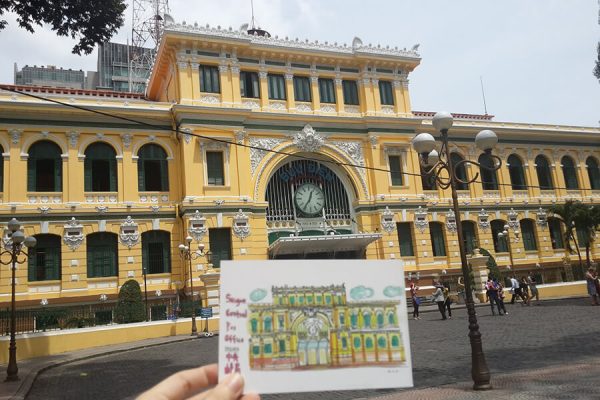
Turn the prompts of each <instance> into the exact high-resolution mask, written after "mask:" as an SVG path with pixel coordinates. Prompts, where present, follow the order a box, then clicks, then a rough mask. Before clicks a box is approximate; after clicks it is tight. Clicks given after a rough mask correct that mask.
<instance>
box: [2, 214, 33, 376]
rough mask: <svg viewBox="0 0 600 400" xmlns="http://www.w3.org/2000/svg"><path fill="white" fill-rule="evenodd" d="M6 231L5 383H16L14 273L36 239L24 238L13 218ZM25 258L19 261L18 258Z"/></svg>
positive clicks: (17, 369) (25, 259) (22, 262)
mask: <svg viewBox="0 0 600 400" xmlns="http://www.w3.org/2000/svg"><path fill="white" fill-rule="evenodd" d="M8 229H9V230H10V232H11V244H10V248H9V249H8V250H4V251H2V253H0V257H1V256H4V255H8V256H10V260H9V261H6V262H4V261H2V260H1V259H0V262H1V263H2V264H3V265H10V266H11V271H12V273H11V298H10V306H11V308H10V345H9V347H8V368H7V369H6V380H7V381H18V380H19V368H18V367H17V342H16V340H15V331H16V330H17V325H16V310H15V286H16V283H15V273H16V270H17V264H24V263H25V262H26V261H27V258H26V257H28V254H27V252H25V251H24V250H23V246H26V247H28V248H30V249H31V248H33V247H35V244H36V242H37V241H36V239H35V238H34V237H33V236H27V237H25V234H24V233H23V231H22V230H21V223H20V222H19V221H18V220H17V219H16V218H13V219H11V220H10V221H9V222H8ZM21 255H22V256H25V257H24V258H22V259H19V256H21Z"/></svg>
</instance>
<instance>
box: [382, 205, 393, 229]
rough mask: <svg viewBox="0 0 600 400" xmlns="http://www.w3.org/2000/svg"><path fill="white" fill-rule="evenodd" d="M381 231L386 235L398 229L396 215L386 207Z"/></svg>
mask: <svg viewBox="0 0 600 400" xmlns="http://www.w3.org/2000/svg"><path fill="white" fill-rule="evenodd" d="M381 229H383V230H384V232H386V233H392V232H393V231H394V230H395V229H396V221H395V220H394V213H393V212H392V211H391V210H390V208H389V207H388V206H386V207H385V211H384V212H383V213H382V214H381Z"/></svg>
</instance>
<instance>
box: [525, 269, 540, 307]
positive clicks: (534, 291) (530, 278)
mask: <svg viewBox="0 0 600 400" xmlns="http://www.w3.org/2000/svg"><path fill="white" fill-rule="evenodd" d="M527 283H528V284H529V291H530V292H531V298H530V299H529V302H531V300H533V298H534V297H535V305H536V306H539V305H540V292H539V291H538V288H537V280H536V279H535V276H534V275H533V274H532V273H531V272H529V275H527Z"/></svg>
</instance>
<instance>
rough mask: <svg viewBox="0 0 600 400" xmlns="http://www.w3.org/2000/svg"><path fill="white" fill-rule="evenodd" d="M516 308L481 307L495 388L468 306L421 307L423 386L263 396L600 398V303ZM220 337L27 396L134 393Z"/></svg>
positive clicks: (83, 368) (93, 362) (140, 356)
mask: <svg viewBox="0 0 600 400" xmlns="http://www.w3.org/2000/svg"><path fill="white" fill-rule="evenodd" d="M507 308H508V311H509V315H507V316H492V315H491V311H490V309H489V307H478V308H477V313H478V320H479V325H480V330H481V333H482V340H483V346H484V352H485V356H486V360H487V363H488V367H489V369H490V371H491V374H492V382H493V384H494V386H495V388H496V389H495V390H493V391H491V392H473V391H472V390H471V389H470V386H471V384H470V379H471V376H470V369H471V352H470V345H469V339H468V336H467V335H468V321H467V315H466V310H464V309H462V310H456V311H455V312H453V318H452V319H450V320H446V321H442V320H440V316H439V313H436V312H427V313H422V314H421V316H422V319H421V320H418V321H415V320H410V322H409V329H410V336H411V350H412V357H413V371H414V381H415V387H416V388H420V389H418V390H415V389H412V390H402V391H397V390H363V391H336V392H326V393H292V394H279V395H265V396H262V398H263V399H266V400H271V399H272V400H278V399H290V400H295V399H298V400H310V399H332V400H333V399H335V400H337V399H340V400H344V399H348V400H349V399H363V398H376V399H381V400H383V399H395V398H402V399H417V398H423V399H436V398H440V399H441V398H444V399H491V398H509V397H510V398H511V399H512V398H515V399H516V398H523V399H541V398H551V399H562V398H565V399H566V398H600V386H598V387H594V385H592V384H591V383H588V382H594V383H595V382H596V381H597V378H596V376H597V372H596V371H597V365H598V361H599V360H598V359H597V358H596V359H595V358H593V357H597V356H598V355H599V354H600V341H599V340H597V339H598V337H599V335H600V323H599V322H600V307H591V306H590V305H589V302H588V300H587V299H569V300H552V301H546V302H543V304H542V305H541V306H539V307H538V306H530V307H523V306H521V305H518V304H516V305H508V306H507ZM217 344H218V339H217V338H216V337H214V338H207V339H197V340H192V341H185V342H179V343H172V344H165V345H161V346H157V347H152V348H148V349H141V350H134V351H128V352H123V353H118V354H111V355H108V356H102V357H97V358H93V359H87V360H83V361H80V362H75V363H70V364H65V365H62V366H59V367H56V368H51V369H49V370H47V371H45V372H43V373H42V374H40V376H39V377H38V378H37V380H36V381H35V383H34V385H33V387H32V389H31V391H30V392H29V395H28V396H27V399H31V400H37V399H65V400H68V399H102V400H104V399H107V398H134V397H135V395H136V394H138V393H140V392H141V391H143V390H145V389H147V388H148V387H150V386H152V385H153V384H155V383H157V382H158V381H160V380H161V379H163V378H165V377H167V376H169V375H170V374H172V373H174V372H176V371H179V370H181V369H184V368H192V367H195V366H198V365H203V364H208V363H212V362H216V360H217ZM594 363H595V364H594ZM590 365H591V366H594V365H595V366H596V367H594V368H592V367H590ZM567 367H568V368H571V369H568V368H567ZM563 370H564V371H563ZM589 370H593V371H594V375H591V372H589ZM536 371H538V372H537V373H538V375H536ZM544 371H546V372H544ZM548 371H550V372H548ZM528 374H529V375H528ZM511 376H512V378H511ZM524 376H525V378H523V377H524ZM519 377H521V378H519ZM457 382H458V383H457ZM436 393H437V394H436ZM439 393H442V394H443V396H442V395H440V394H439ZM399 395H401V397H398V396H399ZM394 396H396V397H394ZM486 396H487V397H486ZM522 396H525V397H522Z"/></svg>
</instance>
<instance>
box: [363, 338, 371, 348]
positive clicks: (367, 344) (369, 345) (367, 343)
mask: <svg viewBox="0 0 600 400" xmlns="http://www.w3.org/2000/svg"><path fill="white" fill-rule="evenodd" d="M365 347H366V348H367V349H372V348H373V339H372V338H370V337H368V338H366V339H365Z"/></svg>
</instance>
